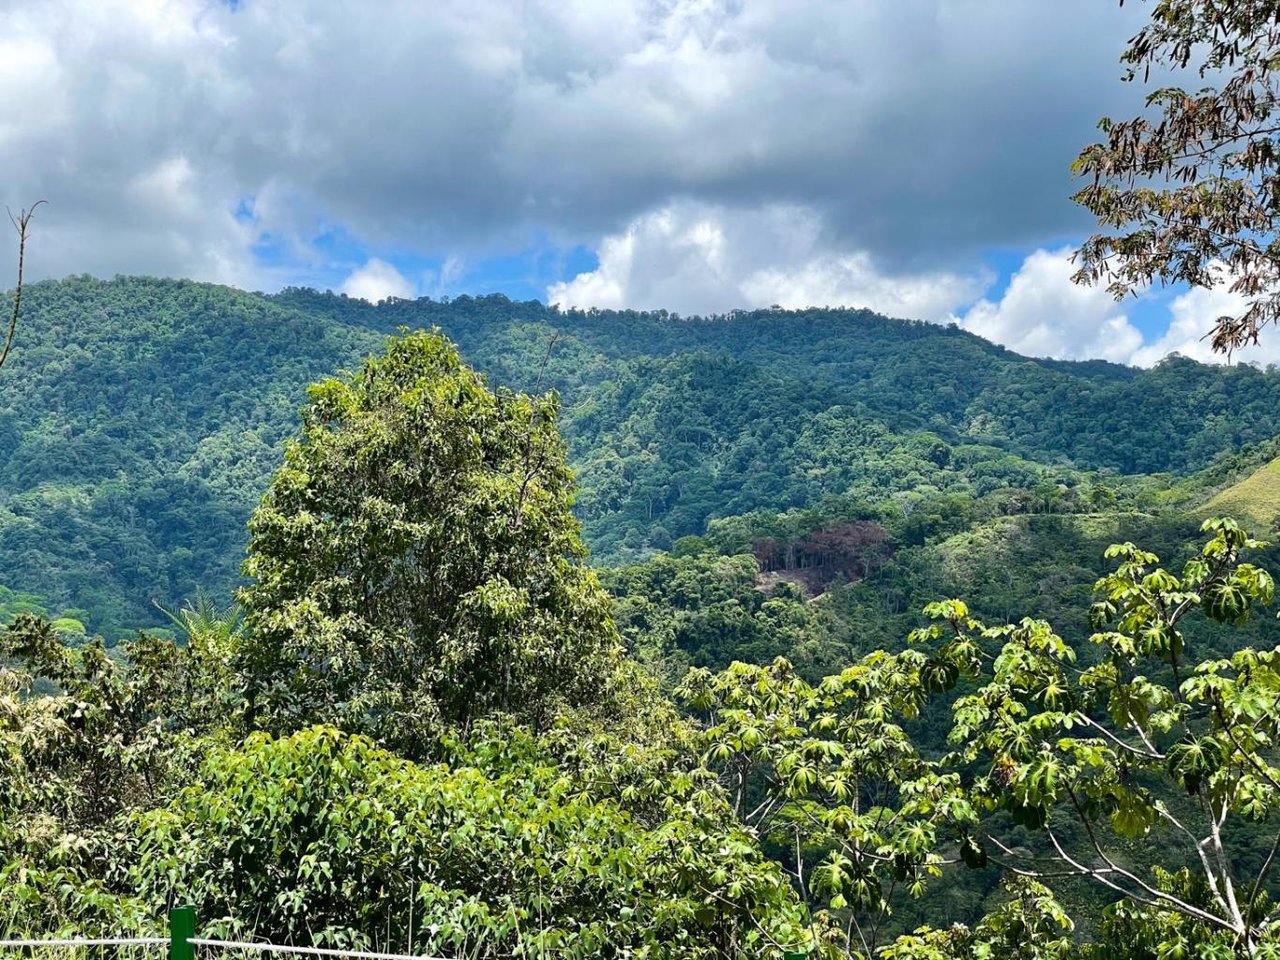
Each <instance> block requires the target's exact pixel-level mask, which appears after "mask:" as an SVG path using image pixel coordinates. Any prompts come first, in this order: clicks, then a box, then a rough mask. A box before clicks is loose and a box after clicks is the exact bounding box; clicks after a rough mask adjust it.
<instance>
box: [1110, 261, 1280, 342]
mask: <svg viewBox="0 0 1280 960" xmlns="http://www.w3.org/2000/svg"><path fill="white" fill-rule="evenodd" d="M1230 286H1231V276H1230V274H1229V273H1228V272H1227V270H1226V269H1225V268H1223V267H1221V266H1219V268H1218V270H1217V283H1216V285H1215V286H1213V287H1211V288H1206V287H1195V288H1193V289H1191V290H1188V291H1186V292H1185V293H1182V294H1180V295H1178V296H1177V297H1175V298H1174V299H1173V300H1172V302H1171V303H1170V304H1169V317H1170V321H1169V327H1168V329H1167V330H1166V331H1165V332H1164V334H1163V335H1162V336H1160V337H1158V338H1157V339H1156V340H1154V341H1153V342H1152V343H1150V344H1147V345H1146V346H1144V347H1143V348H1142V349H1141V350H1138V351H1135V353H1134V354H1133V357H1132V362H1133V363H1135V364H1137V365H1138V366H1144V367H1145V366H1150V365H1151V364H1153V363H1155V362H1157V361H1158V360H1160V359H1161V358H1162V357H1166V356H1168V355H1169V354H1171V353H1180V354H1182V355H1183V356H1184V357H1192V358H1194V359H1196V360H1200V361H1202V362H1204V363H1222V362H1224V360H1225V358H1224V357H1223V355H1222V354H1220V353H1214V352H1213V348H1212V346H1211V344H1210V339H1209V338H1208V337H1207V336H1206V334H1207V333H1209V331H1210V330H1212V329H1213V327H1214V326H1215V324H1216V323H1217V320H1218V318H1219V317H1221V316H1226V315H1237V316H1238V315H1239V314H1241V313H1243V312H1244V311H1245V308H1246V306H1247V301H1246V299H1245V298H1244V297H1243V296H1241V295H1240V294H1237V293H1232V292H1231V290H1230ZM1269 333H1270V335H1267V334H1266V333H1264V335H1263V336H1262V338H1261V339H1260V340H1259V342H1258V344H1257V345H1256V346H1247V347H1242V348H1240V349H1239V350H1237V351H1235V353H1234V354H1232V357H1231V360H1232V362H1235V363H1256V364H1264V365H1265V364H1269V363H1280V337H1277V336H1276V335H1275V334H1276V332H1275V331H1269Z"/></svg>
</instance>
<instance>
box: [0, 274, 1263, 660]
mask: <svg viewBox="0 0 1280 960" xmlns="http://www.w3.org/2000/svg"><path fill="white" fill-rule="evenodd" d="M432 326H438V327H440V328H441V329H442V330H443V332H444V333H446V334H447V335H448V336H449V337H450V338H451V339H453V340H454V341H455V342H456V343H458V345H459V346H460V348H461V350H462V353H463V356H464V357H465V358H466V359H467V360H468V362H470V363H472V364H474V365H475V366H476V367H477V368H479V369H480V370H482V371H484V372H485V373H487V374H488V377H489V379H490V382H491V383H493V384H495V385H502V386H509V387H512V388H516V389H525V390H537V391H546V390H554V391H556V392H557V393H558V394H559V396H560V400H561V414H560V422H561V428H562V430H563V432H564V434H565V436H566V438H567V440H568V442H569V444H570V450H571V461H572V463H573V465H574V467H575V469H576V471H577V475H578V484H579V491H578V497H577V508H576V509H577V513H578V516H579V517H580V519H581V520H582V523H583V525H584V533H585V537H586V540H587V543H588V545H589V547H590V548H591V551H592V555H593V557H594V559H595V562H597V563H598V564H618V563H626V562H635V561H642V560H644V559H645V558H646V557H649V556H651V555H653V554H654V553H655V552H657V551H661V550H665V549H669V548H671V547H673V546H674V545H676V544H677V543H678V542H679V541H680V540H681V539H682V538H684V537H688V536H691V535H692V536H700V535H702V534H704V533H705V532H706V531H707V529H708V523H709V522H711V521H713V520H715V519H717V518H725V517H732V516H737V515H743V514H749V513H752V512H753V511H761V510H762V511H766V512H778V511H786V510H805V509H809V508H813V507H816V506H820V505H821V504H822V503H824V502H825V501H827V500H829V499H831V498H846V499H847V498H853V499H855V500H858V501H863V502H865V503H866V504H869V505H870V506H872V507H874V511H875V512H877V515H880V514H883V515H885V516H886V517H887V516H895V517H896V516H900V517H901V518H902V532H901V536H903V537H905V538H906V539H905V541H904V543H903V545H910V544H911V543H913V542H916V541H923V540H924V539H927V538H929V537H933V536H936V535H937V534H938V533H939V532H944V531H946V530H950V531H951V532H955V530H956V529H960V528H962V527H963V525H964V524H965V523H967V522H968V520H967V519H966V518H968V517H970V514H974V513H975V511H976V514H982V513H984V512H986V511H995V512H999V511H1005V512H1010V513H1014V514H1020V513H1044V512H1049V513H1063V512H1067V513H1071V512H1078V511H1082V510H1085V511H1087V510H1097V509H1100V508H1102V509H1111V508H1116V507H1121V508H1123V507H1139V508H1142V509H1147V508H1149V507H1151V506H1153V505H1158V504H1159V502H1160V501H1161V497H1162V496H1163V493H1162V491H1165V490H1166V489H1167V488H1169V487H1170V485H1171V484H1173V483H1175V482H1176V481H1177V479H1178V478H1179V477H1185V476H1189V475H1190V474H1191V473H1192V472H1193V471H1195V470H1198V469H1201V468H1205V467H1207V466H1210V465H1211V464H1213V463H1214V462H1215V458H1221V457H1222V456H1225V455H1226V453H1227V452H1228V451H1233V450H1238V449H1240V448H1242V447H1245V446H1247V445H1249V444H1254V443H1258V442H1260V441H1263V440H1266V439H1268V438H1270V437H1272V436H1274V435H1275V434H1277V433H1280V374H1276V373H1269V372H1265V371H1260V370H1256V369H1253V368H1250V367H1232V368H1225V367H1214V366H1204V365H1200V364H1197V363H1194V362H1192V361H1189V360H1185V359H1171V360H1169V361H1166V362H1165V363H1163V364H1161V365H1159V366H1157V367H1156V368H1155V369H1152V370H1147V371H1139V370H1133V369H1129V368H1125V367H1119V366H1116V365H1114V364H1106V363H1098V362H1089V363H1080V364H1073V363H1063V362H1057V361H1037V360H1029V359H1027V358H1024V357H1019V356H1017V355H1016V354H1013V353H1010V352H1009V351H1007V350H1005V349H1003V348H1000V347H997V346H995V345H993V344H990V343H987V342H985V341H983V340H981V339H979V338H977V337H974V336H972V335H970V334H967V333H964V332H962V331H960V330H958V329H956V328H954V327H942V326H936V325H930V324H923V323H916V322H907V321H898V320H890V319H886V318H884V317H879V316H876V315H874V314H871V313H869V312H866V311H855V310H807V311H796V312H788V311H775V310H765V311H755V312H741V313H735V314H732V315H729V316H720V317H711V318H682V317H678V316H676V315H673V314H669V313H666V312H657V313H636V312H631V311H621V312H614V311H589V312H582V311H568V312H562V311H558V310H554V309H551V308H548V307H546V306H545V305H543V304H540V303H536V302H526V303H516V302H513V301H510V300H508V299H507V298H505V297H501V296H493V297H480V298H471V297H460V298H457V299H454V300H452V301H434V300H430V299H422V300H417V301H403V300H393V301H389V302H385V303H382V304H380V305H377V306H371V305H369V304H367V303H365V302H364V301H359V300H352V299H349V298H346V297H342V296H335V295H333V294H320V293H315V292H313V291H306V290H287V291H285V292H283V293H281V294H279V295H275V296H262V295H258V294H250V293H243V292H240V291H236V290H232V289H229V288H226V287H217V286H210V285H206V284H196V283H191V282H186V281H171V280H156V279H148V278H137V277H122V278H117V279H115V280H110V281H102V280H96V279H93V278H89V277H73V278H69V279H67V280H63V281H57V282H45V283H39V284H36V285H33V286H31V287H30V288H29V289H28V292H27V299H26V300H25V302H24V320H23V324H22V327H21V330H20V334H19V338H18V343H17V348H16V350H15V352H14V355H13V358H12V360H11V361H10V364H9V365H8V366H6V369H5V371H4V377H3V378H0V440H2V441H3V442H2V443H0V551H3V554H4V556H5V558H6V570H5V573H4V577H3V584H4V585H5V586H7V587H8V588H10V589H12V590H16V591H19V592H22V593H25V594H33V595H36V596H38V597H41V598H43V602H44V604H45V606H46V607H47V608H49V609H51V610H64V609H69V610H74V611H77V612H78V613H77V616H78V617H79V618H80V619H82V620H83V622H84V623H85V625H86V627H87V628H88V630H89V631H90V632H100V633H103V634H105V635H106V636H108V637H109V638H113V639H114V638H119V637H123V636H126V635H128V633H129V632H130V631H131V630H132V629H133V628H135V627H138V626H143V625H147V624H162V623H163V622H164V620H163V618H162V617H161V616H160V614H159V613H158V611H157V610H156V609H155V606H154V603H155V602H159V603H161V604H164V605H168V606H171V605H174V604H177V603H179V602H180V601H181V600H182V599H183V598H185V597H189V596H191V595H193V594H194V593H195V591H196V590H197V589H198V588H202V587H203V588H207V589H209V590H210V591H212V592H213V593H214V594H215V595H219V596H226V595H227V594H228V592H229V591H230V589H231V587H232V585H233V583H234V582H235V581H236V579H237V576H238V569H239V565H240V561H241V557H242V555H243V547H244V543H245V536H244V524H245V521H246V520H247V518H248V515H249V512H250V510H251V509H252V507H253V505H254V504H255V503H256V502H257V499H258V497H259V496H260V495H261V493H262V491H263V490H264V489H265V486H266V481H267V478H268V476H269V475H270V473H271V471H272V470H273V469H274V468H275V466H276V465H277V464H278V463H279V460H280V445H281V442H282V440H283V439H284V438H285V437H286V436H287V435H288V434H289V433H290V432H291V431H292V429H293V427H294V424H295V423H296V412H297V410H298V409H299V408H300V407H301V406H302V405H303V404H304V402H305V393H304V388H305V386H306V384H307V383H308V382H310V381H312V380H314V379H316V378H317V377H319V376H321V375H323V374H325V373H329V372H332V371H335V370H338V369H341V368H350V367H352V366H354V365H355V364H356V363H358V362H359V361H360V359H361V358H362V357H364V356H366V355H368V354H369V353H370V352H372V351H374V350H376V349H378V347H379V345H380V344H381V342H382V340H383V338H384V336H385V335H387V334H388V333H390V332H392V331H394V330H396V329H397V328H400V327H410V328H419V327H432ZM1115 409H1126V410H1129V411H1131V412H1132V416H1128V417H1125V418H1123V419H1122V420H1119V421H1116V420H1114V419H1108V417H1109V411H1112V410H1115ZM1155 473H1159V474H1160V475H1158V476H1151V474H1155ZM980 502H981V503H984V504H985V505H983V506H977V507H975V506H973V504H978V503H980ZM911 518H914V519H911ZM957 525H959V526H957Z"/></svg>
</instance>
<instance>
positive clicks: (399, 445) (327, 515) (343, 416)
mask: <svg viewBox="0 0 1280 960" xmlns="http://www.w3.org/2000/svg"><path fill="white" fill-rule="evenodd" d="M310 400H311V402H310V404H309V405H308V406H307V408H306V409H305V410H304V412H303V424H302V429H301V432H300V434H299V436H298V437H297V438H296V439H294V440H292V441H290V442H289V443H288V444H286V447H285V462H284V466H283V467H282V468H281V469H280V470H279V471H278V472H277V473H276V475H275V476H274V477H273V478H272V481H271V484H270V486H269V487H268V490H267V494H266V496H265V497H264V499H263V502H262V505H261V506H260V507H259V508H258V510H257V511H256V512H255V513H254V515H253V518H252V519H251V520H250V522H249V533H250V539H249V556H248V559H247V560H246V561H245V573H246V575H247V576H248V577H249V578H250V583H249V585H248V586H246V587H245V588H244V589H243V590H242V591H241V593H240V600H241V603H242V604H243V606H244V609H245V625H246V639H245V640H244V642H243V643H242V644H241V646H240V650H239V669H240V675H241V677H242V678H243V682H244V684H245V690H246V696H247V700H248V705H247V710H248V722H249V724H250V726H255V727H262V728H264V729H268V730H282V729H294V728H296V727H297V726H299V725H300V724H305V723H310V722H315V721H325V722H332V723H337V724H339V725H340V726H342V727H344V728H345V729H349V730H354V731H363V732H367V733H369V734H371V735H373V736H375V737H376V738H378V739H379V740H380V741H382V742H386V743H394V744H396V745H397V746H399V747H400V748H401V749H403V750H407V751H409V752H410V753H413V752H415V751H420V750H422V749H424V747H423V745H424V744H428V743H430V742H431V739H432V737H433V736H437V735H439V734H440V733H441V731H442V730H452V729H458V730H461V731H464V732H465V731H466V730H468V729H470V727H471V725H472V724H473V723H474V722H475V721H477V720H479V719H481V718H484V717H487V716H491V715H494V714H497V713H502V714H507V715H511V716H514V717H517V718H519V719H521V720H523V721H525V722H528V723H530V724H532V725H533V726H534V727H535V728H542V727H545V726H546V725H547V724H548V723H549V722H550V719H551V717H552V716H554V714H555V711H556V709H557V707H563V706H572V705H574V704H581V703H584V702H588V701H590V700H592V699H593V697H594V696H595V695H597V694H598V693H599V692H600V691H601V690H603V689H605V687H606V683H607V674H608V672H609V671H610V669H611V668H612V665H613V661H614V656H615V650H616V647H617V635H616V633H615V631H614V628H613V623H612V620H611V619H610V608H609V600H608V596H607V595H606V594H605V592H604V590H603V589H602V588H601V587H600V586H599V584H598V582H597V580H596V577H595V575H594V573H592V571H591V570H590V569H589V568H588V567H587V566H586V565H585V564H584V563H583V557H584V555H585V549H584V547H583V546H582V542H581V540H580V538H579V527H578V521H577V520H576V519H575V518H574V516H573V513H572V511H571V507H572V503H573V488H572V475H571V473H570V471H569V468H568V466H567V465H566V463H565V456H566V450H565V445H564V443H563V441H561V439H560V436H559V433H558V432H557V430H556V401H555V398H554V397H552V396H545V397H530V396H527V395H523V394H515V393H510V392H507V391H498V392H494V391H491V390H490V389H488V387H487V386H486V385H485V382H484V379H483V378H482V377H481V376H479V375H478V374H476V373H474V372H472V371H471V370H469V369H467V368H466V367H464V366H463V364H462V362H461V360H460V359H459V357H458V353H457V350H456V349H455V348H454V347H453V346H452V345H451V344H449V343H448V342H447V341H446V340H445V339H444V338H443V337H441V336H439V335H438V334H429V333H413V334H405V335H403V336H400V337H397V338H394V339H392V340H391V341H390V343H389V345H388V347H387V351H386V353H385V355H383V356H382V357H377V358H373V359H370V360H368V361H366V363H365V364H364V365H363V366H362V367H361V369H360V370H359V371H358V372H357V373H356V374H355V375H354V376H353V377H351V378H350V379H348V380H339V379H331V380H327V381H324V382H322V383H319V384H317V385H316V386H314V387H312V388H311V390H310Z"/></svg>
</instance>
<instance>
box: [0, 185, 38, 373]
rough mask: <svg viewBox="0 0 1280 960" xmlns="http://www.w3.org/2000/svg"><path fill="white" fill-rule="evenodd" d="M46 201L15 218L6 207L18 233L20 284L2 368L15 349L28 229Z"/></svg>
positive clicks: (15, 293) (0, 363)
mask: <svg viewBox="0 0 1280 960" xmlns="http://www.w3.org/2000/svg"><path fill="white" fill-rule="evenodd" d="M47 202H48V201H45V200H37V201H36V202H35V203H33V204H32V205H31V206H30V207H29V208H26V209H23V210H19V211H18V215H17V216H16V217H15V216H14V215H13V211H12V210H10V209H9V208H8V207H5V213H7V214H8V215H9V222H10V223H12V224H13V229H14V230H16V231H17V232H18V282H17V285H16V286H15V287H14V291H13V312H12V314H11V315H10V317H9V334H8V336H7V337H6V338H5V341H4V351H3V352H0V367H3V366H4V363H5V361H6V360H8V359H9V351H10V350H11V349H12V348H13V336H14V334H15V333H17V330H18V313H19V311H20V310H21V308H22V271H23V267H24V266H25V261H26V256H27V233H28V230H27V228H28V227H29V226H30V225H31V218H32V216H34V215H35V212H36V208H37V207H39V206H40V205H41V204H42V203H47Z"/></svg>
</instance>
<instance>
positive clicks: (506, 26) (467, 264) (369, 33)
mask: <svg viewBox="0 0 1280 960" xmlns="http://www.w3.org/2000/svg"><path fill="white" fill-rule="evenodd" d="M1148 2H1149V0H1148ZM1147 13H1148V8H1147V5H1146V4H1145V3H1142V2H1136V3H1135V2H1130V3H1126V4H1125V5H1124V6H1123V7H1121V6H1120V5H1119V4H1118V2H1117V0H1072V2H1070V3H1064V2H1062V0H456V2H455V0H430V2H414V3H410V2H390V0H387V2H380V0H324V2H315V3H298V2H296V0H295V2H285V0H235V2H227V0H207V2H206V0H40V2H31V0H21V2H10V0H0V170H2V171H3V173H4V175H3V177H0V198H2V199H3V200H4V202H5V203H7V204H8V205H9V206H10V207H11V208H15V209H16V208H19V207H22V206H27V205H29V204H30V203H31V202H33V201H34V200H36V199H44V200H47V201H48V206H47V207H44V206H42V207H41V208H40V211H39V213H38V216H37V220H36V222H35V224H34V227H33V236H32V239H31V242H30V244H29V249H28V268H29V273H28V276H29V277H32V278H40V277H62V276H66V275H69V274H85V273H88V274H94V275H97V276H104V277H109V276H113V275H115V274H148V275H158V276H177V277H191V278H194V279H198V280H208V281H214V282H219V283H228V284H232V285H235V286H238V287H242V288H246V289H253V290H265V291H274V290H278V289H280V288H281V287H284V286H289V285H305V286H311V287H316V288H320V289H333V290H338V291H342V292H346V293H348V294H350V295H352V296H359V297H364V298H366V299H369V300H371V301H376V300H378V299H381V298H383V297H388V296H395V297H417V296H432V297H443V296H458V295H460V294H464V293H469V294H483V293H492V292H501V293H505V294H507V295H508V296H511V297H513V298H516V299H539V300H544V301H548V302H553V303H559V304H562V305H565V306H581V307H589V306H596V307H602V308H604V307H633V308H637V309H648V308H664V309H668V310H673V311H676V312H679V313H681V314H685V315H689V314H697V313H708V312H715V313H718V312H724V311H728V310H732V309H738V308H746V309H749V308H753V307H763V306H771V305H773V304H778V305H781V306H784V307H807V306H852V307H868V308H870V309H873V310H876V311H878V312H881V313H884V314H888V315H890V316H895V317H906V318H912V319H922V320H928V321H933V322H939V323H958V324H959V325H961V326H963V327H964V328H966V329H968V330H971V331H973V332H974V333H977V334H979V335H981V336H984V337H987V338H988V339H991V340H994V341H996V342H999V343H1002V344H1005V345H1006V346H1008V347H1010V348H1012V349H1014V350H1017V351H1019V352H1022V353H1026V354H1029V355H1034V356H1052V357H1062V358H1103V359H1107V360H1114V361H1119V362H1124V363H1133V364H1139V365H1150V364H1152V363H1155V362H1156V361H1158V360H1159V359H1160V358H1161V357H1163V356H1165V355H1167V354H1168V353H1170V352H1173V351H1177V352H1180V353H1182V354H1184V355H1188V356H1194V357H1197V358H1200V359H1205V360H1210V359H1213V357H1212V355H1211V353H1210V350H1209V348H1208V344H1207V343H1206V342H1204V341H1203V340H1202V339H1201V337H1202V335H1203V334H1204V332H1205V331H1207V330H1208V329H1209V328H1210V326H1211V325H1212V321H1213V319H1214V318H1215V317H1217V316H1218V315H1219V314H1220V313H1222V312H1224V310H1226V309H1230V308H1231V307H1232V306H1233V298H1232V295H1231V294H1229V293H1228V292H1226V291H1225V290H1223V289H1213V290H1192V291H1188V290H1177V289H1175V290H1157V291H1152V292H1150V293H1147V294H1144V295H1142V296H1140V297H1138V298H1136V299H1128V300H1125V301H1123V302H1121V303H1116V302H1115V301H1114V300H1113V299H1112V298H1111V297H1110V296H1109V295H1108V294H1107V293H1106V292H1105V291H1102V290H1098V289H1090V288H1085V287H1080V286H1076V285H1074V284H1072V283H1071V282H1070V275H1071V273H1072V272H1073V267H1072V265H1071V261H1070V258H1071V252H1072V250H1073V249H1074V247H1075V245H1077V244H1078V243H1079V242H1080V240H1081V239H1083V238H1084V237H1085V236H1087V235H1088V234H1089V233H1090V232H1091V227H1092V226H1093V224H1092V222H1091V220H1090V218H1089V215H1088V213H1087V212H1086V211H1084V210H1082V209H1081V208H1079V207H1078V206H1077V205H1075V204H1074V203H1073V202H1072V201H1071V199H1070V196H1071V194H1072V193H1073V191H1074V189H1075V186H1076V185H1075V183H1074V182H1073V179H1072V177H1071V174H1070V171H1069V166H1070V163H1071V161H1072V160H1073V159H1074V158H1075V157H1076V155H1077V154H1078V153H1079V151H1080V149H1081V148H1082V147H1083V146H1084V145H1086V144H1087V143H1089V142H1091V141H1092V140H1094V139H1096V137H1097V130H1096V124H1097V121H1098V119H1099V117H1101V116H1103V115H1107V114H1110V115H1115V116H1130V115H1133V114H1134V113H1136V112H1138V111H1139V109H1140V108H1141V103H1142V98H1143V94H1144V91H1143V89H1142V88H1141V87H1140V86H1139V85H1135V84H1126V83H1123V82H1121V72H1122V71H1121V67H1120V65H1119V60H1118V58H1119V56H1120V53H1121V52H1122V50H1123V49H1124V45H1125V41H1126V40H1127V39H1128V38H1129V37H1130V36H1131V35H1132V34H1133V33H1134V32H1136V30H1137V29H1138V27H1139V26H1140V25H1141V23H1142V22H1143V20H1144V19H1145V17H1146V16H1147ZM1269 351H1270V352H1269ZM1237 359H1238V360H1239V359H1243V360H1245V361H1256V362H1272V361H1280V338H1274V337H1273V338H1264V344H1263V346H1262V347H1260V348H1253V349H1250V350H1246V351H1242V352H1241V353H1240V354H1238V355H1237Z"/></svg>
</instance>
